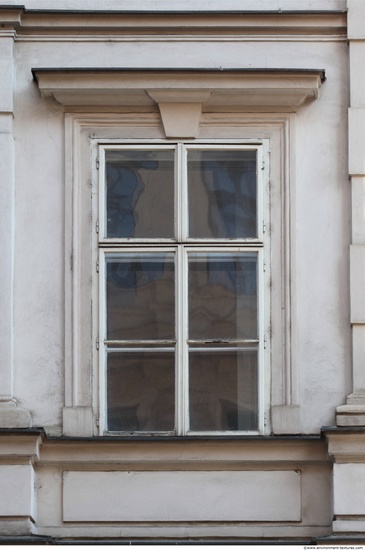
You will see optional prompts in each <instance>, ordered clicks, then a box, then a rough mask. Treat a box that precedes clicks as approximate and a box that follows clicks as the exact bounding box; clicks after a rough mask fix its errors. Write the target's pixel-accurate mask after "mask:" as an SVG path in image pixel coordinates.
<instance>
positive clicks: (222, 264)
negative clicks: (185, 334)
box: [189, 252, 257, 340]
mask: <svg viewBox="0 0 365 550" xmlns="http://www.w3.org/2000/svg"><path fill="white" fill-rule="evenodd" d="M256 270H257V254H256V252H247V253H242V254H235V253H234V254H233V253H232V254H226V253H211V254H191V255H190V257H189V338H190V339H193V340H198V339H200V340H201V339H205V340H210V339H232V338H233V339H256V338H257V274H256Z"/></svg>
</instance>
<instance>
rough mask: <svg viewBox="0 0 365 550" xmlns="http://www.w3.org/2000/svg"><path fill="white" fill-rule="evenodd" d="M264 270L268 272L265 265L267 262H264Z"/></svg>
mask: <svg viewBox="0 0 365 550" xmlns="http://www.w3.org/2000/svg"><path fill="white" fill-rule="evenodd" d="M263 268H264V272H265V271H266V264H265V262H264V266H263Z"/></svg>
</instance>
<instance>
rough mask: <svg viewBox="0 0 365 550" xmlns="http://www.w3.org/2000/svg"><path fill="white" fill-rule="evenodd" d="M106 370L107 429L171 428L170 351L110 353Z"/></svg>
mask: <svg viewBox="0 0 365 550" xmlns="http://www.w3.org/2000/svg"><path fill="white" fill-rule="evenodd" d="M107 372H108V376H107V403H108V411H107V415H108V420H107V423H108V430H110V431H128V432H129V431H132V432H134V431H171V430H173V429H174V418H175V404H174V401H175V358H174V353H173V352H167V351H166V352H154V351H152V350H151V351H148V352H142V351H138V352H133V353H123V352H122V353H112V352H111V353H108V367H107Z"/></svg>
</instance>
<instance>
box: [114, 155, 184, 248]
mask: <svg viewBox="0 0 365 550" xmlns="http://www.w3.org/2000/svg"><path fill="white" fill-rule="evenodd" d="M105 158H106V218H107V223H106V232H107V237H108V238H116V237H119V238H173V236H174V151H173V150H164V151H162V150H156V151H138V150H118V151H117V150H115V151H106V154H105Z"/></svg>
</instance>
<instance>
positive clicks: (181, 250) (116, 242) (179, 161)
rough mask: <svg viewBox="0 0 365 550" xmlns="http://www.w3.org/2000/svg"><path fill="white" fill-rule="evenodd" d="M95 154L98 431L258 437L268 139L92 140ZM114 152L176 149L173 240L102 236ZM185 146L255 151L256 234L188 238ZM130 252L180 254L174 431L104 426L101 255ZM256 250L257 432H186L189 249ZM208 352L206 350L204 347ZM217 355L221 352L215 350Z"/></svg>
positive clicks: (265, 369)
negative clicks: (108, 162)
mask: <svg viewBox="0 0 365 550" xmlns="http://www.w3.org/2000/svg"><path fill="white" fill-rule="evenodd" d="M96 148H97V151H98V152H97V155H98V164H99V170H98V195H99V196H98V201H97V202H98V208H99V224H98V226H99V239H98V250H99V252H98V255H99V258H98V265H99V270H98V271H99V274H98V275H99V327H98V336H97V339H98V341H99V360H98V364H99V372H98V374H99V376H98V378H99V396H98V399H99V422H98V423H99V434H100V435H105V434H110V433H117V434H118V435H135V436H136V437H138V436H142V435H147V434H151V435H153V434H155V435H157V434H160V435H172V434H174V435H180V436H186V435H192V436H201V435H211V436H222V435H231V436H239V435H259V434H265V433H268V430H269V425H268V422H267V418H268V411H269V406H270V330H269V327H270V235H269V231H266V230H265V228H266V227H267V226H269V223H270V195H269V193H268V192H266V193H264V189H265V187H266V188H267V189H268V187H269V175H268V174H269V170H268V166H269V143H268V140H265V139H263V140H255V141H254V140H230V139H224V140H201V141H199V140H194V141H193V142H189V140H184V141H183V142H182V141H176V142H172V141H171V140H169V141H166V140H148V141H147V140H146V141H145V140H138V141H134V140H132V141H131V140H130V141H126V140H114V141H113V142H108V141H104V140H101V141H99V142H97V143H96ZM108 149H112V150H118V149H120V150H125V149H129V150H133V149H134V150H158V149H170V150H171V149H175V167H176V174H175V186H176V187H175V224H176V227H175V235H176V234H178V238H177V239H176V240H175V239H163V240H161V239H140V238H138V239H134V238H132V239H131V238H128V239H118V238H117V239H115V238H106V237H105V233H104V230H105V219H104V216H105V196H106V193H105V176H104V175H105V151H107V150H108ZM189 149H199V150H201V149H209V150H212V149H219V150H224V149H227V150H232V149H233V150H242V151H244V150H256V151H257V229H258V235H257V237H256V238H249V239H229V240H228V239H226V240H224V239H221V240H216V239H204V240H201V239H191V238H188V237H187V227H188V224H187V219H188V210H187V209H188V204H187V201H186V200H185V199H186V197H187V189H186V184H187V173H186V170H187V162H186V155H187V152H188V150H189ZM123 250H124V251H126V252H127V251H128V252H136V251H139V252H161V251H162V250H163V251H165V252H174V253H175V254H176V256H178V257H179V259H178V263H179V264H180V265H181V267H180V268H179V270H176V277H177V282H176V285H177V288H178V292H177V294H176V298H175V300H176V333H177V344H176V367H175V377H176V388H175V392H176V403H175V404H176V408H175V425H176V432H141V431H139V432H134V433H132V432H108V431H107V430H106V383H105V382H106V375H107V373H106V348H107V345H106V343H105V342H106V334H105V319H106V300H105V256H106V255H110V254H113V253H114V254H117V255H120V254H122V253H123ZM207 251H209V252H222V251H223V252H224V251H225V252H233V253H234V252H249V251H251V252H257V253H258V274H259V276H258V287H257V295H258V320H259V324H258V332H259V334H258V386H259V390H258V430H255V431H238V430H235V431H209V432H205V431H199V432H193V431H188V429H187V424H188V421H187V420H188V391H189V387H188V380H187V378H188V357H187V354H188V345H187V344H184V342H186V340H187V338H186V336H187V324H186V323H179V322H178V321H179V319H181V317H183V319H184V320H185V321H187V298H185V296H186V292H187V255H188V253H191V252H207ZM205 349H207V350H208V348H205ZM218 353H219V351H218Z"/></svg>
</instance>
